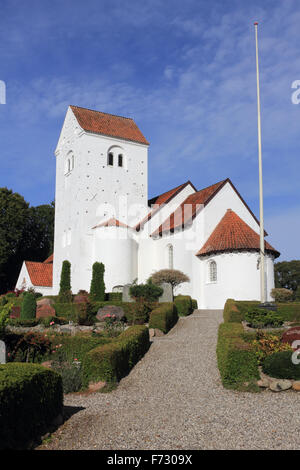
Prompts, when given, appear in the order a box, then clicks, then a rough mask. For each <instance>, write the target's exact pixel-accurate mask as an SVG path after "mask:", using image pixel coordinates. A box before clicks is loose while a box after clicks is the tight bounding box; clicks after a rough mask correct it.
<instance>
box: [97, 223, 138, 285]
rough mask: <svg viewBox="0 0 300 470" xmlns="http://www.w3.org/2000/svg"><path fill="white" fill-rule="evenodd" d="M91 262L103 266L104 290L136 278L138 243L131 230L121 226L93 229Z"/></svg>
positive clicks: (128, 282) (130, 281)
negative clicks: (96, 262) (99, 263)
mask: <svg viewBox="0 0 300 470" xmlns="http://www.w3.org/2000/svg"><path fill="white" fill-rule="evenodd" d="M95 231H96V233H97V234H95V237H94V255H93V262H95V261H99V262H102V263H103V264H104V266H105V274H104V282H105V287H106V291H108V292H112V289H113V288H114V287H115V286H119V285H125V284H130V283H132V282H133V281H134V279H136V278H137V251H138V244H137V242H136V241H135V240H134V239H133V237H132V236H131V233H130V232H131V230H130V229H126V228H121V227H101V228H98V229H96V230H95Z"/></svg>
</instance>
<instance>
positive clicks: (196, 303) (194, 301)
mask: <svg viewBox="0 0 300 470" xmlns="http://www.w3.org/2000/svg"><path fill="white" fill-rule="evenodd" d="M192 307H193V311H194V310H197V309H198V302H197V300H196V299H192Z"/></svg>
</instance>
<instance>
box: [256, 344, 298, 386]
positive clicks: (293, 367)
mask: <svg viewBox="0 0 300 470" xmlns="http://www.w3.org/2000/svg"><path fill="white" fill-rule="evenodd" d="M292 354H293V352H292V351H280V352H276V353H274V354H271V355H270V356H268V357H266V359H265V360H264V362H263V365H262V369H263V372H264V373H265V374H267V375H269V376H271V377H276V378H277V379H294V380H300V364H293V362H292Z"/></svg>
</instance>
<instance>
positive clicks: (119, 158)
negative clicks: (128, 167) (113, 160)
mask: <svg viewBox="0 0 300 470" xmlns="http://www.w3.org/2000/svg"><path fill="white" fill-rule="evenodd" d="M118 166H123V155H122V154H121V153H119V155H118Z"/></svg>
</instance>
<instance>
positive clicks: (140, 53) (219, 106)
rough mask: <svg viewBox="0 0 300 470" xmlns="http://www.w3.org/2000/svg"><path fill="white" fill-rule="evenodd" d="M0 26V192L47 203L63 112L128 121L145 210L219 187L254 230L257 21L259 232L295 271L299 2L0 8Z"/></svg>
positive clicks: (18, 1) (40, 0) (299, 176)
mask: <svg viewBox="0 0 300 470" xmlns="http://www.w3.org/2000/svg"><path fill="white" fill-rule="evenodd" d="M248 3H249V4H248ZM0 13H1V22H0V60H1V62H0V63H1V67H0V80H3V81H4V82H5V83H6V104H5V105H0V158H1V173H0V186H7V187H8V188H11V189H13V190H14V191H17V192H19V193H20V194H22V195H23V196H24V198H25V199H26V200H27V201H28V202H29V203H30V204H31V205H38V204H46V203H50V202H51V200H53V199H54V190H55V157H54V153H53V152H54V149H55V146H56V143H57V140H58V136H59V132H60V129H61V126H62V123H63V119H64V115H65V112H66V110H67V106H68V105H69V104H74V105H78V106H83V107H89V108H92V109H98V110H101V111H105V112H109V113H112V114H120V115H123V116H129V117H133V118H134V119H135V121H136V122H137V124H138V126H139V127H140V128H141V130H142V132H143V133H144V135H145V136H146V138H147V139H148V140H149V141H150V143H151V146H150V149H149V197H152V196H155V195H157V194H159V193H162V192H164V191H167V190H168V189H170V188H172V187H174V186H177V185H178V184H181V183H182V182H184V181H186V180H188V179H190V180H191V181H192V182H193V184H194V185H195V186H196V187H197V188H199V189H201V188H203V187H206V186H208V185H210V184H213V183H215V182H217V181H220V180H223V179H225V178H227V177H229V178H230V179H231V180H232V182H233V184H234V185H235V186H236V188H237V189H238V191H239V192H240V193H241V195H242V196H243V197H244V198H245V200H246V202H247V203H248V204H249V205H250V207H251V209H252V210H253V211H254V213H255V214H256V215H257V216H259V202H258V164H257V115H256V75H255V37H254V26H253V22H254V21H255V20H257V21H259V22H260V25H259V46H260V74H261V106H262V144H263V176H264V209H265V227H266V230H267V231H268V233H269V234H270V235H269V237H268V241H269V242H270V243H271V244H273V246H274V247H276V249H278V250H279V251H280V252H281V253H282V255H281V258H280V259H279V260H285V259H286V260H289V259H300V244H299V233H300V217H299V216H300V158H299V157H300V145H299V143H300V104H299V105H295V104H293V103H292V100H291V96H292V93H293V91H294V90H292V88H291V86H292V83H293V82H294V81H295V80H300V53H299V37H300V32H299V24H300V4H299V1H298V0H264V1H261V0H260V1H256V0H251V2H245V1H244V0H214V1H212V2H208V1H207V0H185V1H184V2H182V1H178V0H143V1H141V0H139V1H136V0H127V2H123V1H119V0H110V1H106V0H85V2H82V1H79V0H63V1H61V0H26V2H24V1H23V0H0Z"/></svg>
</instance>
